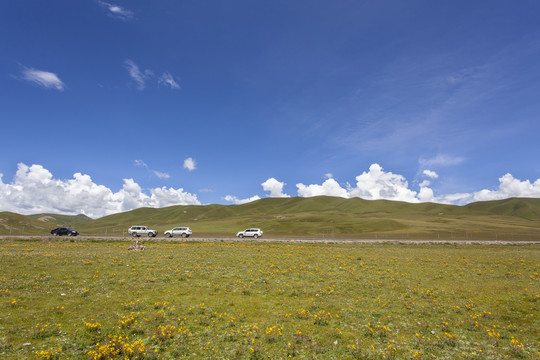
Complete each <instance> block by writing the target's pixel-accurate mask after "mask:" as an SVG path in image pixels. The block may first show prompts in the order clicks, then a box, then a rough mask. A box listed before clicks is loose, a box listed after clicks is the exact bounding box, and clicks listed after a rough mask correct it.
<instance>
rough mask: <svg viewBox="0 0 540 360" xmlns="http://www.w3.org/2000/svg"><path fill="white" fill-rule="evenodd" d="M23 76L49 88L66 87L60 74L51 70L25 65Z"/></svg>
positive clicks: (60, 89)
mask: <svg viewBox="0 0 540 360" xmlns="http://www.w3.org/2000/svg"><path fill="white" fill-rule="evenodd" d="M22 78H23V79H24V80H26V81H30V82H32V83H34V84H36V85H39V86H41V87H44V88H47V89H56V90H59V91H63V90H64V89H65V87H66V85H65V84H64V82H63V81H62V80H60V78H59V77H58V75H56V74H55V73H52V72H49V71H43V70H37V69H33V68H27V67H25V68H24V69H23V70H22Z"/></svg>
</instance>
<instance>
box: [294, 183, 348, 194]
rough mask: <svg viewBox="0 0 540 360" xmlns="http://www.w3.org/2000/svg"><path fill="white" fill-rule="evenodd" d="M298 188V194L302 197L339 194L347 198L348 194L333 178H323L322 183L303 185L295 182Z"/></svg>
mask: <svg viewBox="0 0 540 360" xmlns="http://www.w3.org/2000/svg"><path fill="white" fill-rule="evenodd" d="M296 187H297V188H298V195H299V196H302V197H311V196H319V195H326V196H340V197H344V198H347V197H349V194H348V193H347V190H345V189H344V188H342V187H341V186H340V185H339V184H338V182H337V181H336V180H334V179H327V180H325V181H324V182H323V183H322V185H316V184H313V185H304V184H302V183H299V184H296Z"/></svg>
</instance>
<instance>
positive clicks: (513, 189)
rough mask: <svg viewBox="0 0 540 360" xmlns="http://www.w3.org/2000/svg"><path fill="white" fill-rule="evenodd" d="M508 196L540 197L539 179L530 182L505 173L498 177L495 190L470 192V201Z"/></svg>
mask: <svg viewBox="0 0 540 360" xmlns="http://www.w3.org/2000/svg"><path fill="white" fill-rule="evenodd" d="M510 197H531V198H540V179H537V180H536V181H535V182H533V183H531V182H530V181H529V180H523V181H522V180H519V179H516V178H515V177H513V176H512V174H506V175H504V176H502V177H500V178H499V188H498V189H497V190H487V189H484V190H480V191H477V192H475V193H473V194H472V196H471V198H472V201H487V200H501V199H507V198H510Z"/></svg>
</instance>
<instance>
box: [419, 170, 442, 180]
mask: <svg viewBox="0 0 540 360" xmlns="http://www.w3.org/2000/svg"><path fill="white" fill-rule="evenodd" d="M423 174H424V175H426V176H427V177H429V178H432V179H437V178H439V174H437V173H436V172H435V171H431V170H424V172H423Z"/></svg>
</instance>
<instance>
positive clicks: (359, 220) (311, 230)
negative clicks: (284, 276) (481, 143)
mask: <svg viewBox="0 0 540 360" xmlns="http://www.w3.org/2000/svg"><path fill="white" fill-rule="evenodd" d="M132 225H147V226H150V227H152V228H154V229H156V230H158V231H159V233H160V234H162V233H163V232H164V231H165V230H167V229H170V228H172V227H174V226H180V225H184V226H190V227H191V228H192V229H193V232H194V235H195V236H233V235H234V234H235V233H236V232H237V231H239V230H243V229H245V228H247V227H260V228H261V229H263V230H264V232H265V235H266V236H268V237H287V236H293V237H318V238H320V237H330V238H373V237H383V238H433V237H435V238H444V239H451V238H452V239H454V238H455V239H461V238H463V239H469V238H472V237H474V238H476V239H478V238H489V239H492V238H494V239H502V238H503V237H504V238H509V239H510V238H512V239H518V238H524V237H525V238H527V237H528V238H533V239H538V240H540V199H530V198H512V199H505V200H498V201H486V202H477V203H472V204H469V205H466V206H455V205H443V204H434V203H420V204H411V203H406V202H397V201H388V200H375V201H369V200H363V199H360V198H353V199H344V198H338V197H329V196H318V197H311V198H299V197H294V198H265V199H261V200H258V201H254V202H251V203H247V204H243V205H215V204H214V205H187V206H184V205H178V206H171V207H166V208H159V209H155V208H139V209H135V210H132V211H128V212H124V213H118V214H113V215H109V216H105V217H102V218H99V219H90V218H88V217H86V216H84V215H77V216H69V215H55V214H38V215H32V216H24V215H19V214H14V213H8V212H3V213H0V234H9V233H10V232H11V233H12V234H20V233H25V234H48V232H49V231H50V229H52V228H53V227H56V226H72V227H74V228H76V229H78V230H79V231H80V232H81V234H89V235H127V229H128V228H129V227H130V226H132ZM23 227H24V229H23Z"/></svg>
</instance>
